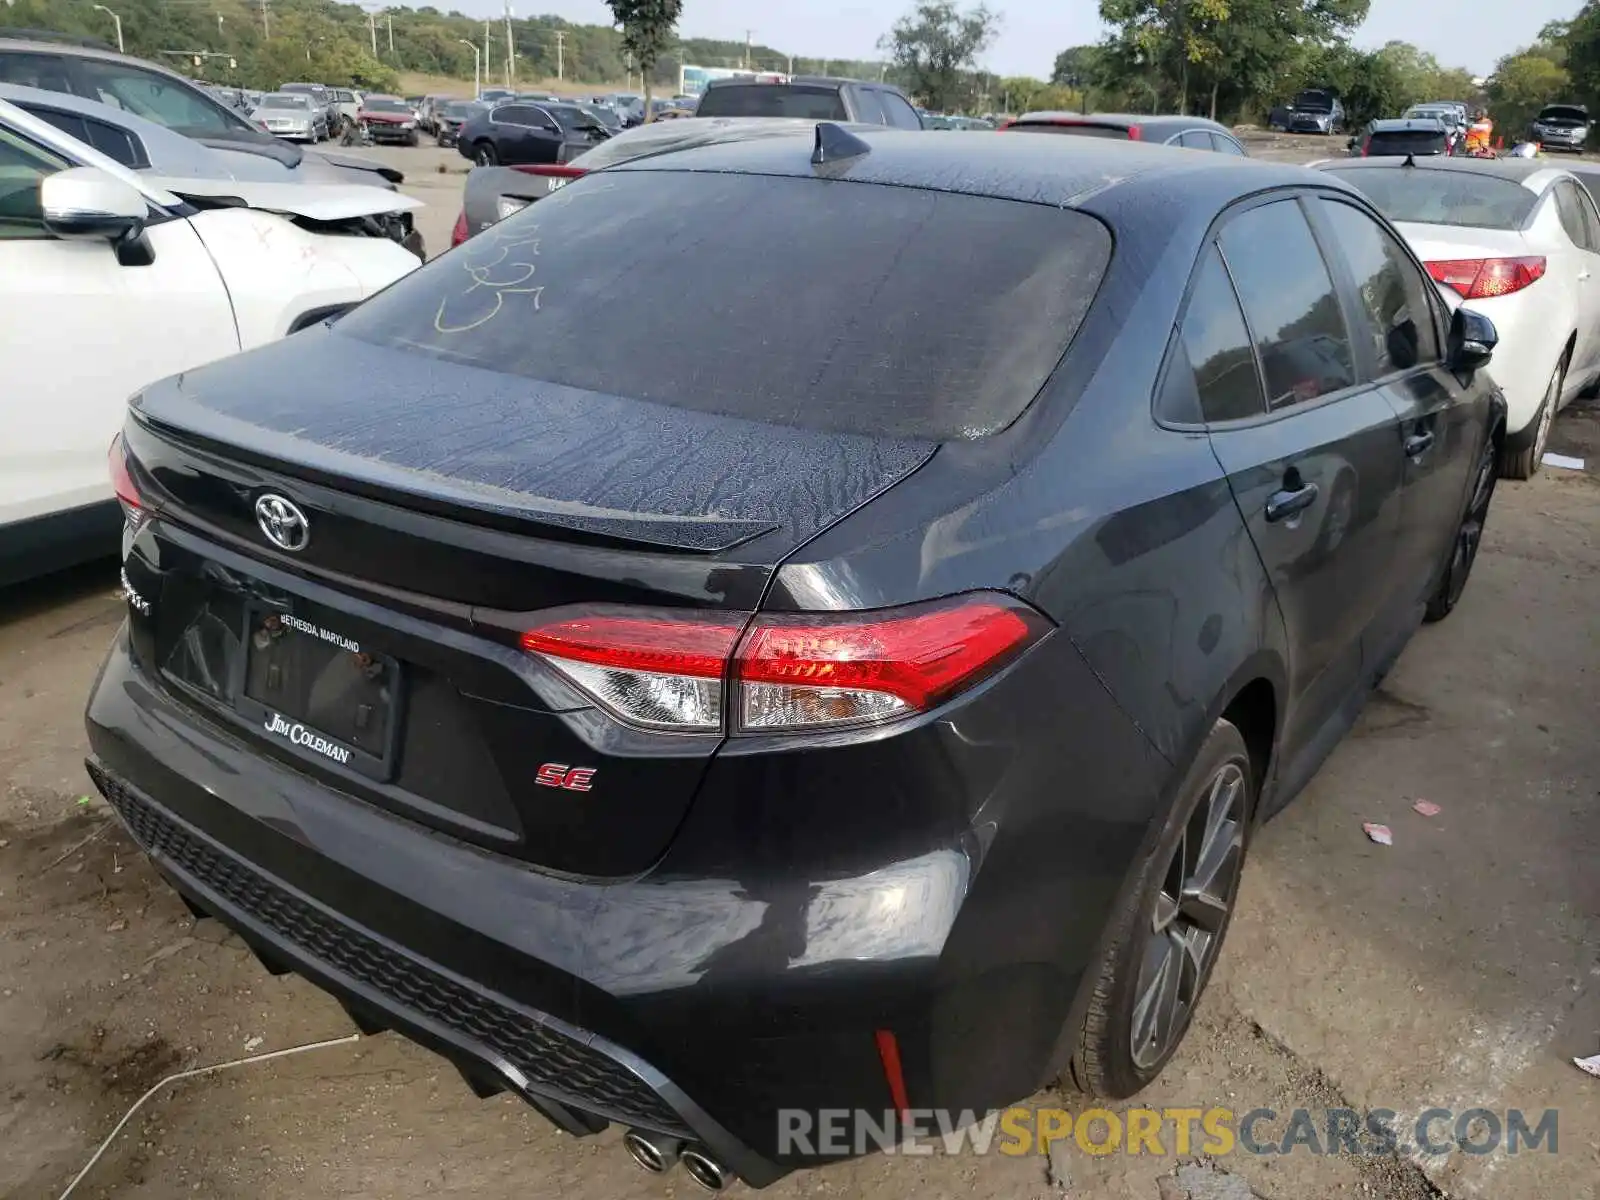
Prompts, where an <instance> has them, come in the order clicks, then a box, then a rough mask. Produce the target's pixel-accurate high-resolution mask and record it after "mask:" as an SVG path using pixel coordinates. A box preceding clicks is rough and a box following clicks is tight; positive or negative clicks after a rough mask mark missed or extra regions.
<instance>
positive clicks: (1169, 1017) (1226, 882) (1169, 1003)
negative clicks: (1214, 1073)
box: [1130, 761, 1247, 1071]
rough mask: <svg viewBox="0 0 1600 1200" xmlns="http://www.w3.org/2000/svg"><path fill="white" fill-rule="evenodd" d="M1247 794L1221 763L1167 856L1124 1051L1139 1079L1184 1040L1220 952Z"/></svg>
mask: <svg viewBox="0 0 1600 1200" xmlns="http://www.w3.org/2000/svg"><path fill="white" fill-rule="evenodd" d="M1246 794H1247V788H1246V786H1245V776H1244V771H1243V769H1242V768H1241V767H1240V765H1239V764H1238V763H1237V762H1232V761H1230V762H1227V763H1224V764H1223V765H1222V766H1221V767H1220V768H1218V770H1217V773H1216V774H1215V775H1213V776H1212V777H1211V780H1210V782H1209V783H1208V784H1206V785H1205V787H1204V788H1203V789H1202V792H1201V797H1200V800H1199V802H1198V803H1197V804H1196V805H1195V806H1194V810H1193V811H1192V812H1191V813H1190V814H1189V819H1188V822H1187V823H1186V825H1185V826H1184V830H1183V833H1182V835H1181V836H1180V837H1179V839H1178V844H1177V846H1175V847H1174V848H1173V852H1172V861H1171V862H1170V863H1169V864H1168V865H1167V870H1166V874H1165V877H1164V879H1163V881H1162V885H1161V890H1160V891H1159V892H1158V893H1157V894H1156V899H1155V905H1154V908H1153V910H1152V912H1151V915H1150V924H1149V929H1148V932H1147V934H1146V940H1145V949H1144V954H1143V956H1142V959H1141V961H1140V965H1139V978H1138V981H1137V983H1136V984H1135V986H1134V1005H1133V1020H1132V1023H1131V1033H1130V1042H1131V1045H1130V1049H1131V1051H1132V1054H1133V1062H1134V1065H1135V1066H1136V1067H1138V1068H1139V1069H1140V1070H1142V1071H1143V1070H1151V1069H1153V1068H1155V1067H1156V1066H1158V1065H1159V1064H1160V1063H1161V1062H1162V1061H1163V1060H1164V1059H1165V1058H1166V1057H1167V1055H1168V1054H1169V1053H1171V1051H1172V1049H1173V1047H1174V1046H1175V1045H1176V1044H1177V1041H1178V1039H1179V1038H1180V1037H1181V1036H1182V1035H1183V1031H1184V1030H1185V1029H1186V1028H1187V1027H1188V1024H1189V1016H1190V1014H1191V1013H1192V1012H1193V1009H1194V1005H1195V1002H1196V1001H1197V1000H1198V999H1199V997H1200V991H1201V988H1202V987H1203V986H1204V984H1205V980H1206V975H1207V972H1208V971H1209V970H1210V968H1211V964H1212V961H1213V960H1214V959H1215V958H1216V952H1217V948H1218V947H1219V946H1220V945H1221V942H1222V933H1223V930H1224V929H1225V928H1226V926H1227V922H1228V915H1229V913H1230V912H1231V911H1232V909H1233V903H1234V899H1235V896H1236V894H1237V891H1238V885H1239V874H1240V868H1241V867H1242V865H1243V863H1244V832H1245V804H1246Z"/></svg>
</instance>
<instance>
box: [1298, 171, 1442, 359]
mask: <svg viewBox="0 0 1600 1200" xmlns="http://www.w3.org/2000/svg"><path fill="white" fill-rule="evenodd" d="M1318 203H1319V204H1320V207H1321V212H1322V214H1323V216H1325V217H1326V218H1327V221H1328V232H1329V233H1331V234H1332V236H1333V240H1334V243H1335V247H1336V252H1337V254H1338V256H1339V257H1341V258H1343V259H1344V261H1345V264H1346V265H1347V266H1348V267H1349V269H1350V274H1351V276H1352V278H1353V279H1354V281H1355V285H1356V294H1357V298H1358V299H1359V301H1360V306H1361V309H1362V311H1363V312H1364V313H1365V314H1366V317H1367V321H1368V329H1367V333H1368V335H1369V336H1370V337H1371V339H1372V346H1373V356H1374V361H1375V363H1376V374H1377V376H1378V378H1382V377H1383V376H1385V375H1390V374H1393V373H1394V372H1396V371H1406V370H1409V369H1411V368H1412V367H1415V366H1419V365H1422V364H1424V363H1432V362H1437V361H1438V359H1439V335H1438V330H1437V329H1436V328H1435V326H1434V323H1433V307H1432V305H1431V303H1430V302H1429V300H1428V293H1429V292H1430V291H1431V290H1432V287H1431V284H1430V283H1428V282H1425V281H1424V279H1423V277H1422V274H1421V272H1419V271H1418V270H1417V268H1416V267H1415V266H1414V265H1413V264H1412V262H1411V259H1410V257H1409V256H1408V255H1407V254H1406V252H1405V251H1404V250H1402V249H1401V248H1400V246H1399V245H1398V244H1396V242H1395V240H1394V239H1393V238H1392V237H1390V236H1389V233H1388V231H1387V230H1385V229H1384V228H1383V226H1381V225H1379V224H1378V223H1377V222H1376V221H1374V220H1373V219H1372V218H1371V217H1369V216H1368V215H1367V214H1366V213H1364V212H1362V211H1361V210H1360V209H1358V208H1355V207H1354V206H1352V205H1349V204H1344V203H1342V202H1340V201H1338V200H1322V201H1319V202H1318ZM1330 252H1334V251H1330Z"/></svg>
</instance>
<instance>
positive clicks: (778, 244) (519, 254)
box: [337, 168, 1111, 439]
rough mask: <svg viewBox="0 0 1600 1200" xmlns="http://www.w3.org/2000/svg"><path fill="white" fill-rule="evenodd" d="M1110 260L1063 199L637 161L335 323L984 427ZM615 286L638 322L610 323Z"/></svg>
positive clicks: (470, 348)
mask: <svg viewBox="0 0 1600 1200" xmlns="http://www.w3.org/2000/svg"><path fill="white" fill-rule="evenodd" d="M1110 252H1111V242H1110V236H1109V235H1108V234H1107V232H1106V230H1105V228H1104V226H1102V225H1101V224H1100V223H1099V222H1098V221H1096V220H1094V219H1093V218H1092V217H1088V216H1085V215H1084V214H1082V213H1078V212H1073V211H1071V210H1060V209H1053V208H1047V207H1044V206H1040V205H1033V204H1023V203H1018V202H1014V201H1008V200H995V199H988V198H982V197H976V196H964V195H956V194H953V193H945V192H933V191H924V190H921V189H916V188H900V187H879V186H874V185H869V184H847V183H836V182H828V181H821V180H813V179H807V178H801V179H790V178H781V179H780V178H764V177H760V176H750V175H733V174H728V175H717V174H711V173H705V174H700V173H689V172H684V173H675V172H669V171H664V170H649V169H646V170H632V169H626V168H625V169H622V170H617V171H610V172H606V173H603V174H598V175H592V176H589V177H588V178H585V179H577V180H574V181H573V182H572V183H570V184H568V185H567V186H566V187H564V188H562V189H561V190H560V191H559V192H556V193H554V194H552V195H551V196H550V197H549V198H547V199H545V200H541V201H540V202H539V203H538V204H536V205H533V206H531V207H529V208H527V209H524V210H523V211H522V212H520V213H518V214H517V215H515V216H513V217H510V218H508V219H506V220H504V221H501V222H500V223H499V224H497V225H495V226H494V227H493V228H492V229H490V230H487V231H485V232H483V233H481V234H479V235H478V236H477V237H475V238H473V239H472V240H471V241H469V242H467V243H466V244H465V245H463V246H462V247H461V248H460V249H459V250H457V251H455V252H454V253H452V254H449V255H445V256H443V257H441V258H439V259H437V260H435V262H433V263H430V264H429V265H428V266H425V267H423V268H421V269H420V270H418V271H416V272H414V273H413V274H411V275H409V276H407V277H406V278H405V279H403V280H401V281H400V282H399V283H397V284H395V285H394V286H392V287H390V288H389V289H388V290H386V291H384V292H382V293H380V294H379V295H378V296H376V297H374V298H373V299H372V300H369V301H368V302H367V303H365V304H363V305H362V306H361V307H360V308H358V309H356V310H355V311H354V312H352V313H351V314H350V315H349V316H348V317H346V318H344V319H343V320H342V321H340V322H339V325H338V327H337V328H338V329H339V330H340V331H341V333H343V334H345V335H348V336H355V337H359V338H362V339H365V340H368V341H373V342H377V343H380V344H383V345H388V346H394V347H398V348H402V349H406V350H410V351H414V352H419V353H423V354H427V355H430V356H434V357H438V358H444V359H448V360H450V361H453V362H460V363H467V364H470V365H473V366H478V367H484V368H487V369H489V370H493V371H500V372H504V373H507V374H513V375H521V376H526V377H529V378H534V379H540V380H547V381H550V382H552V383H556V384H563V385H567V386H570V387H574V388H583V389H588V390H591V391H596V392H603V393H607V394H610V395H619V396H629V397H635V398H638V399H643V400H651V401H655V402H658V403H661V404H668V405H672V406H674V407H678V408H688V409H695V410H698V411H703V412H715V413H723V414H727V415H731V416H737V417H748V418H752V419H755V420H762V421H771V422H778V423H782V424H789V425H799V426H807V427H812V428H824V429H838V430H848V431H856V432H864V433H877V434H891V435H902V436H913V437H927V438H937V439H945V438H972V437H979V436H982V435H984V434H986V433H990V432H993V431H994V430H996V429H999V428H1002V427H1003V426H1005V425H1006V424H1008V423H1009V422H1010V421H1012V420H1013V419H1015V418H1016V416H1017V415H1018V414H1019V413H1020V412H1022V410H1023V409H1024V408H1026V407H1027V405H1028V404H1029V402H1030V401H1032V399H1033V398H1034V396H1035V394H1036V393H1037V392H1038V390H1039V389H1040V387H1042V386H1043V384H1044V382H1045V380H1046V379H1047V378H1048V377H1049V375H1050V373H1051V371H1052V370H1053V369H1054V367H1055V365H1056V363H1057V361H1058V360H1059V359H1060V357H1061V354H1062V352H1063V351H1064V350H1065V349H1066V347H1067V345H1068V343H1070V342H1071V340H1072V338H1073V335H1074V334H1075V333H1076V331H1077V329H1078V326H1079V324H1080V323H1081V321H1082V319H1083V316H1084V313H1085V312H1086V311H1087V310H1088V307H1089V304H1090V302H1091V301H1092V299H1093V298H1094V294H1095V290H1096V288H1097V287H1098V286H1099V282H1100V278H1101V276H1102V274H1103V273H1104V271H1105V267H1106V264H1107V262H1108V260H1109V257H1110ZM619 297H626V306H625V307H626V308H627V310H628V311H630V312H632V313H635V314H638V319H629V320H624V321H618V320H617V319H616V318H617V314H618V312H619V311H622V310H621V309H619V307H618V305H619ZM597 329H604V330H605V336H604V338H603V344H602V345H600V346H599V348H598V352H597V344H596V341H595V331H596V330H597ZM571 402H576V403H581V397H580V398H575V399H574V400H573V401H571Z"/></svg>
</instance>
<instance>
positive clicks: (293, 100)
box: [261, 92, 311, 112]
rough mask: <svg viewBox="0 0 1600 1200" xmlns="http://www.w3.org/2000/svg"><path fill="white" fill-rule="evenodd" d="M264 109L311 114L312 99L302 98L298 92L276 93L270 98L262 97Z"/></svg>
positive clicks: (308, 97)
mask: <svg viewBox="0 0 1600 1200" xmlns="http://www.w3.org/2000/svg"><path fill="white" fill-rule="evenodd" d="M261 107H262V108H281V109H286V110H288V109H292V110H293V111H295V112H310V111H311V97H310V96H302V95H300V94H298V93H297V92H274V93H273V94H272V95H270V96H263V97H261Z"/></svg>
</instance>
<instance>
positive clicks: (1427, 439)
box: [1406, 429, 1433, 458]
mask: <svg viewBox="0 0 1600 1200" xmlns="http://www.w3.org/2000/svg"><path fill="white" fill-rule="evenodd" d="M1431 445H1433V430H1431V429H1426V430H1423V432H1421V433H1413V434H1412V435H1411V436H1410V437H1408V438H1407V439H1406V457H1407V458H1421V457H1422V455H1423V454H1424V453H1425V452H1426V451H1427V449H1428V447H1429V446H1431Z"/></svg>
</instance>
